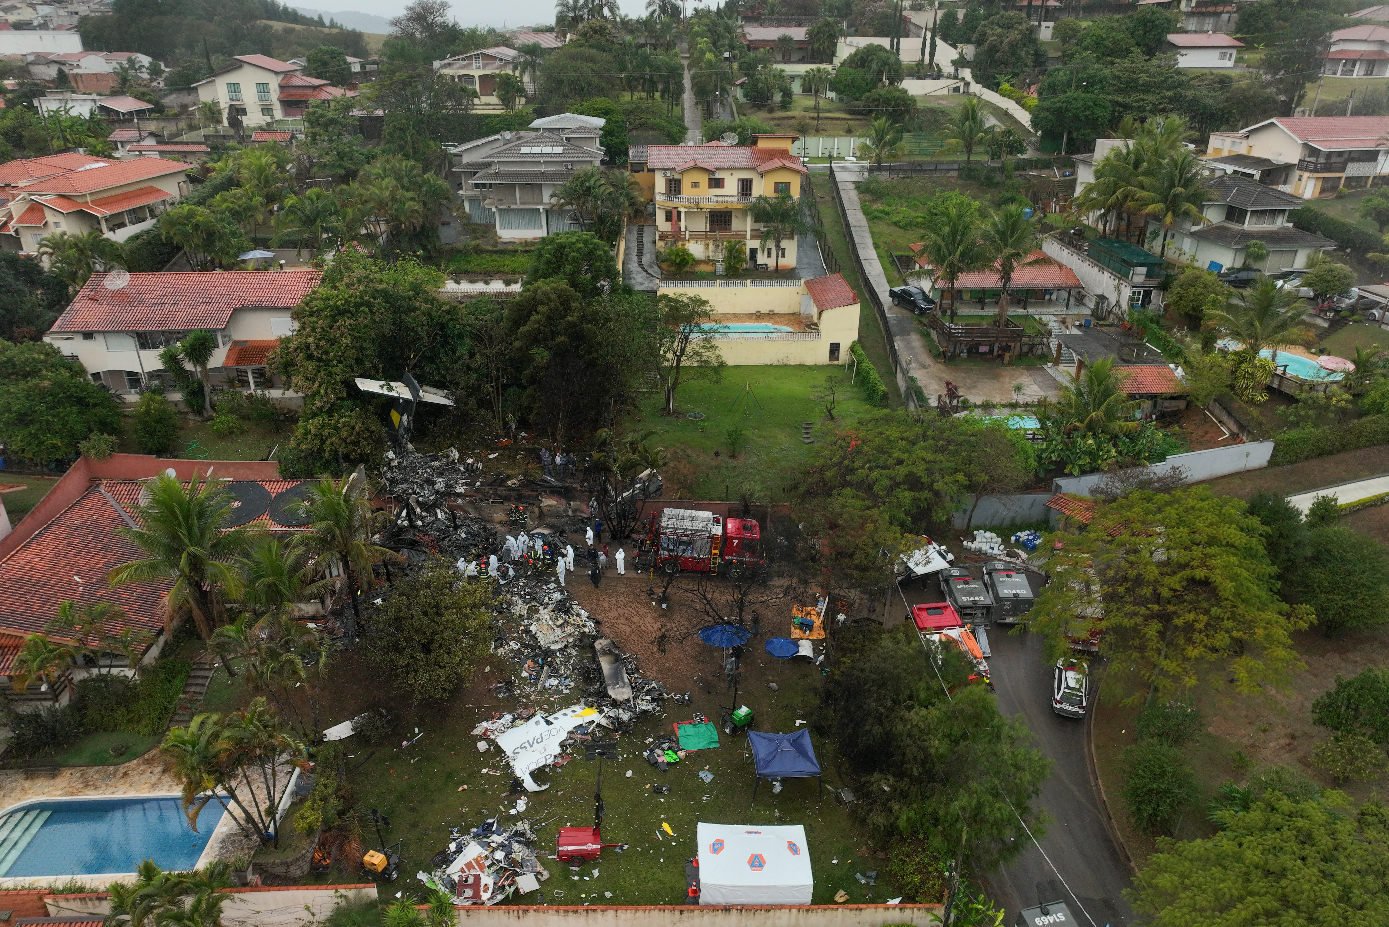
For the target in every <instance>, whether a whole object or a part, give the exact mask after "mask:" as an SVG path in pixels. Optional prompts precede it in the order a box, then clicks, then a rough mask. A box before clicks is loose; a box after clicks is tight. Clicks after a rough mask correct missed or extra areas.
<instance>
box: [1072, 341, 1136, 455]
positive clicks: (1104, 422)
mask: <svg viewBox="0 0 1389 927" xmlns="http://www.w3.org/2000/svg"><path fill="white" fill-rule="evenodd" d="M1136 408H1138V404H1137V403H1135V402H1132V401H1130V400H1129V398H1128V396H1126V395H1125V394H1124V388H1123V384H1122V382H1121V380H1120V378H1119V370H1118V368H1116V367H1115V366H1114V358H1112V357H1102V358H1099V359H1098V360H1096V361H1095V362H1094V363H1093V364H1090V365H1089V366H1088V367H1086V368H1085V370H1083V371H1081V372H1080V373H1079V374H1078V375H1072V377H1071V382H1070V383H1068V384H1066V385H1065V386H1063V387H1062V388H1061V395H1060V397H1059V398H1058V399H1057V400H1056V406H1055V412H1054V414H1055V416H1056V417H1058V418H1059V419H1060V420H1061V422H1062V423H1063V424H1062V431H1063V432H1064V433H1065V434H1067V435H1076V434H1081V435H1091V436H1098V435H1103V436H1114V435H1121V434H1129V433H1131V432H1134V431H1137V430H1138V427H1139V424H1140V423H1139V421H1138V420H1137V419H1135V418H1134V414H1133V413H1134V410H1135V409H1136Z"/></svg>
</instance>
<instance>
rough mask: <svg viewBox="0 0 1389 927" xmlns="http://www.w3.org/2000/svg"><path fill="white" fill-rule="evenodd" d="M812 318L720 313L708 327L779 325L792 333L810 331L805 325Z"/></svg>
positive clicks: (790, 315)
mask: <svg viewBox="0 0 1389 927" xmlns="http://www.w3.org/2000/svg"><path fill="white" fill-rule="evenodd" d="M814 321H815V317H814V316H808V315H801V314H800V313H799V312H720V313H718V314H716V315H715V316H714V317H713V318H712V319H710V320H709V324H710V325H781V326H784V327H786V328H789V329H791V330H792V331H793V332H804V331H810V328H808V327H807V323H810V322H814Z"/></svg>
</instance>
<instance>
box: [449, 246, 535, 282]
mask: <svg viewBox="0 0 1389 927" xmlns="http://www.w3.org/2000/svg"><path fill="white" fill-rule="evenodd" d="M534 257H535V253H534V252H533V251H471V252H465V253H462V254H453V255H450V256H449V257H448V258H447V259H446V260H445V261H444V267H443V269H444V273H448V274H462V275H465V276H466V275H468V274H500V275H503V276H508V277H524V276H525V275H526V271H528V270H530V266H531V260H532V258H534Z"/></svg>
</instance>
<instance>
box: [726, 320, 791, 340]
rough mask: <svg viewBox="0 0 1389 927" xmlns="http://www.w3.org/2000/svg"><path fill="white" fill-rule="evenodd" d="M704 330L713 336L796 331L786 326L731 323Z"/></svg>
mask: <svg viewBox="0 0 1389 927" xmlns="http://www.w3.org/2000/svg"><path fill="white" fill-rule="evenodd" d="M704 330H705V331H706V332H709V333H710V334H711V335H714V336H715V337H718V336H719V335H784V334H786V333H787V332H790V331H794V329H792V328H790V327H788V326H786V325H768V324H767V323H765V322H730V323H728V324H726V325H706V326H704Z"/></svg>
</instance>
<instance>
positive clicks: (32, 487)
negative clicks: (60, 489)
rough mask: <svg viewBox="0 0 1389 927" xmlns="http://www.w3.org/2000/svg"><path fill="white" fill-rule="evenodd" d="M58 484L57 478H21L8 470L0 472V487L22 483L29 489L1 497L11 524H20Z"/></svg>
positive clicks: (0, 501) (0, 499) (8, 493)
mask: <svg viewBox="0 0 1389 927" xmlns="http://www.w3.org/2000/svg"><path fill="white" fill-rule="evenodd" d="M56 482H58V477H56V476H21V475H20V474H18V473H11V472H10V471H8V470H0V485H4V484H7V483H8V484H15V483H22V484H23V485H24V486H25V487H27V488H25V489H17V490H15V491H14V492H7V493H5V494H3V495H0V503H3V504H4V506H5V511H6V512H8V513H9V516H10V524H12V525H13V524H18V523H19V520H20V519H21V518H23V517H24V516H25V515H28V514H29V510H30V509H32V508H33V507H34V506H36V505H38V504H39V500H40V499H42V498H43V497H44V496H46V495H47V494H48V491H49V490H50V489H52V488H53V484H54V483H56Z"/></svg>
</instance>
